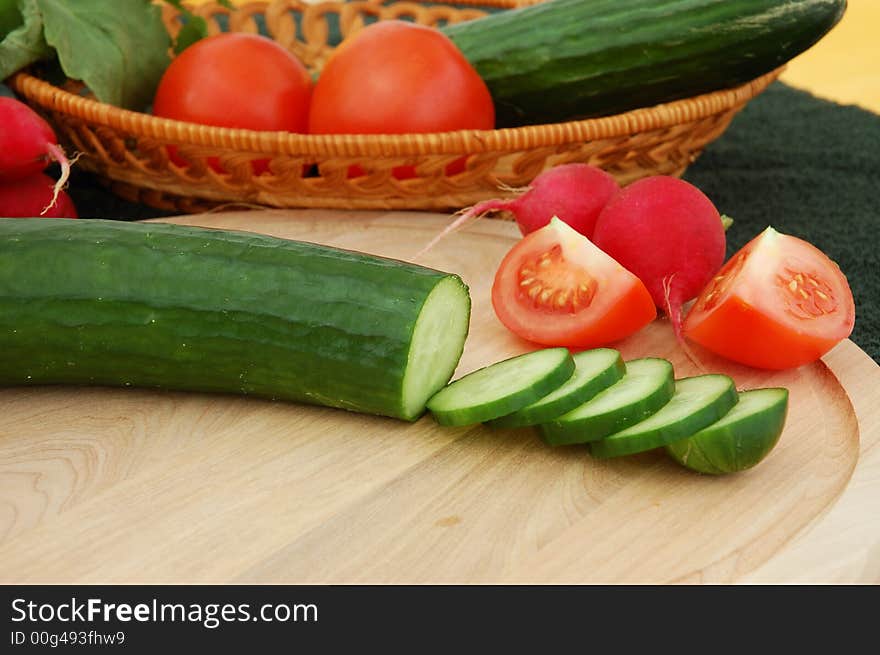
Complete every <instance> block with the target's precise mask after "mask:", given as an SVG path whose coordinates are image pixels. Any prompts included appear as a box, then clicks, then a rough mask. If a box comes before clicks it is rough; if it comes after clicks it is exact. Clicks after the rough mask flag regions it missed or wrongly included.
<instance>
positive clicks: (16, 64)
mask: <svg viewBox="0 0 880 655" xmlns="http://www.w3.org/2000/svg"><path fill="white" fill-rule="evenodd" d="M6 1H7V2H8V0H6ZM17 7H18V11H19V12H20V18H21V20H22V22H21V23H20V24H19V26H18V27H15V28H14V29H12V31H11V32H9V33H8V34H7V35H6V36H5V37H3V40H2V41H0V80H3V79H6V78H7V77H9V76H10V75H12V74H13V73H15V72H16V71H18V70H20V69H22V68H24V67H25V66H29V65H30V64H33V63H34V62H35V61H39V60H41V59H46V58H48V57H50V56H51V54H52V50H51V49H50V48H49V46H48V44H47V43H46V40H45V39H44V38H43V19H42V17H41V15H40V11H39V9H38V8H37V0H18V5H17ZM16 22H17V21H16ZM11 24H12V23H11V22H10V23H9V25H11Z"/></svg>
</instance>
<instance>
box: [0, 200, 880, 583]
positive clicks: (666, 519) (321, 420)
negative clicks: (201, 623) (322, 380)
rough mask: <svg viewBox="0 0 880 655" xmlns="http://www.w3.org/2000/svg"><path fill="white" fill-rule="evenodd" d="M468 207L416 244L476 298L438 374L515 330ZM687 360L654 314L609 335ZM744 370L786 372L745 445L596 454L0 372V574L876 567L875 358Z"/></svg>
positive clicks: (433, 220) (815, 573)
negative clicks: (772, 413)
mask: <svg viewBox="0 0 880 655" xmlns="http://www.w3.org/2000/svg"><path fill="white" fill-rule="evenodd" d="M173 220H174V221H175V222H181V223H184V222H185V223H189V224H197V225H205V226H209V227H222V228H231V229H244V230H253V231H260V232H265V233H268V234H274V235H278V236H283V237H289V238H300V239H305V240H310V241H316V242H321V243H328V244H332V245H337V246H340V247H345V248H353V249H358V250H363V251H366V252H373V253H376V254H381V255H388V256H393V257H399V258H404V259H406V258H409V257H410V256H412V255H413V254H414V253H415V252H416V251H418V250H419V249H420V247H421V246H422V245H424V243H426V242H427V241H428V240H429V239H430V237H431V236H433V235H434V234H435V233H436V232H437V231H438V230H439V229H440V228H441V227H442V226H443V225H444V224H445V223H446V222H447V221H448V218H447V217H443V216H436V215H429V214H416V213H402V212H399V213H380V212H373V213H369V212H363V213H359V214H347V213H344V212H331V211H324V212H319V211H308V212H297V211H277V212H274V211H260V212H241V213H224V214H215V215H201V216H187V217H182V218H179V219H173ZM517 236H518V233H517V231H516V228H515V227H514V226H513V225H511V224H508V223H502V222H499V221H489V220H484V221H481V222H478V223H477V224H476V225H474V226H472V227H471V228H469V229H468V230H467V231H466V233H461V234H457V235H453V236H452V237H450V238H449V239H447V240H446V241H444V242H442V243H441V244H440V245H439V246H438V247H437V248H436V249H435V250H433V251H432V252H430V253H429V254H428V255H427V256H426V257H425V258H424V260H423V261H422V263H424V264H426V265H430V266H434V267H437V268H441V269H444V270H449V271H454V272H458V273H460V274H461V275H462V276H463V277H464V279H465V281H466V282H467V283H468V284H469V286H470V289H471V295H472V298H473V303H474V311H473V317H472V327H471V334H470V336H469V339H468V343H467V346H466V349H465V353H464V356H463V358H462V362H461V365H460V367H459V370H458V372H457V375H461V374H463V373H465V372H467V371H469V370H472V369H474V368H477V367H479V366H482V365H485V364H487V363H489V362H491V361H495V360H497V359H500V358H502V357H506V356H509V355H513V354H517V353H519V352H525V351H527V350H529V349H530V348H531V347H530V346H529V344H527V343H525V342H523V341H521V340H519V339H517V338H516V337H514V336H512V335H511V334H510V333H508V332H507V331H506V330H505V329H504V328H503V326H501V324H500V323H499V322H498V321H497V319H496V318H495V316H494V313H493V311H492V308H491V304H490V302H489V299H488V294H489V288H490V285H491V280H492V275H493V273H494V270H495V267H496V266H497V264H498V262H499V261H500V260H501V258H502V257H503V255H504V254H505V253H506V251H507V250H508V249H509V247H510V246H511V245H512V243H513V242H514V241H515V240H516V238H517ZM619 348H620V349H621V351H622V353H623V354H624V356H625V357H626V358H633V357H639V356H645V355H652V356H663V357H668V358H669V359H671V360H672V361H673V363H674V364H675V367H676V374H677V375H678V376H679V377H683V376H685V375H691V374H694V373H696V372H698V371H697V369H696V368H695V366H694V365H693V364H691V363H690V362H688V361H687V360H686V359H685V358H684V357H682V356H681V353H680V351H679V349H678V347H677V346H676V344H675V342H674V339H673V338H672V336H671V329H670V326H669V325H668V323H666V322H665V321H663V320H658V321H656V322H655V323H654V324H652V325H651V326H649V327H648V329H646V330H644V331H642V332H640V333H639V334H638V335H636V336H634V337H632V338H631V339H629V340H626V341H624V342H622V343H621V344H619ZM699 355H700V357H701V359H702V361H703V363H704V365H705V367H706V368H707V369H710V370H713V371H721V372H726V373H728V374H730V375H732V376H733V377H734V379H735V380H736V381H737V384H738V386H739V387H740V388H749V387H756V386H769V385H774V386H776V385H781V386H786V387H788V388H789V389H790V390H791V408H790V413H789V421H788V424H787V426H786V429H785V432H784V433H783V436H782V439H781V440H780V443H779V445H778V446H777V448H776V449H775V450H774V451H773V452H772V453H771V455H770V456H769V457H768V458H767V459H766V460H765V461H764V462H762V463H761V464H760V465H759V466H758V467H756V468H754V469H752V470H750V471H747V472H744V473H741V474H737V475H732V476H725V477H718V478H715V477H709V476H700V475H697V474H694V473H691V472H689V471H687V470H685V469H682V468H680V467H678V466H677V465H676V464H674V463H673V462H672V461H671V460H667V459H666V458H665V457H664V456H663V455H661V454H660V453H656V452H655V453H648V454H644V455H640V456H636V457H630V458H623V459H620V460H609V461H598V460H593V459H591V458H590V456H589V454H588V451H587V450H586V449H585V448H582V447H570V448H550V447H548V446H545V445H544V444H543V443H542V442H541V441H540V439H538V438H537V436H536V434H535V433H534V432H533V431H531V430H528V429H526V430H507V431H492V430H489V429H488V428H484V427H471V428H441V427H439V426H437V425H436V424H434V423H433V421H432V420H431V419H430V417H424V418H422V419H421V420H420V421H418V422H416V423H414V424H408V423H402V422H399V421H395V420H392V419H382V418H375V417H367V416H362V415H358V414H353V413H348V412H344V411H341V410H333V409H327V408H320V407H309V406H304V405H296V404H286V403H273V402H268V401H262V400H254V399H248V398H240V397H234V396H218V395H213V396H212V395H207V394H186V393H162V392H154V391H144V390H133V389H125V390H122V389H107V388H79V389H76V388H70V387H54V388H51V387H46V388H27V389H22V388H10V389H2V390H0V407H2V408H3V410H2V412H0V582H5V583H16V582H55V583H67V582H69V583H88V582H92V583H96V582H111V583H123V582H132V583H137V582H171V583H179V582H218V583H220V582H255V583H274V582H308V583H334V582H355V583H360V582H380V583H437V582H455V583H460V582H461V583H479V582H486V583H496V582H501V583H518V582H530V583H543V582H562V583H591V582H615V583H616V582H645V583H655V582H656V583H667V582H673V583H674V582H678V583H682V582H683V583H697V582H878V581H880V504H878V503H877V502H876V499H877V494H878V492H880V448H878V446H877V444H878V442H880V410H878V405H880V403H878V401H880V392H878V389H880V384H878V383H880V370H878V366H877V364H876V363H875V362H873V361H872V360H871V359H870V358H868V357H867V355H865V354H864V353H863V352H862V351H861V350H860V349H859V348H858V347H856V346H855V345H854V344H852V343H851V342H849V341H846V342H844V343H842V344H840V346H838V347H837V348H836V349H835V350H834V351H832V352H831V353H829V355H827V356H826V357H825V358H824V361H823V362H820V363H817V364H814V365H811V366H807V367H804V368H801V369H798V370H796V371H787V372H782V373H775V374H772V373H768V372H760V371H756V370H752V369H748V368H746V367H739V366H735V365H731V364H729V363H725V362H723V361H721V360H719V359H717V358H714V357H713V356H711V355H710V354H709V353H706V352H704V351H699Z"/></svg>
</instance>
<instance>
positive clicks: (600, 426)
mask: <svg viewBox="0 0 880 655" xmlns="http://www.w3.org/2000/svg"><path fill="white" fill-rule="evenodd" d="M674 387H675V380H674V377H673V370H672V364H670V363H669V362H668V361H666V360H665V359H658V358H653V357H647V358H644V359H634V360H631V361H629V362H627V363H626V375H624V376H623V378H622V379H621V380H620V381H619V382H617V383H615V384H613V385H612V386H610V387H609V388H607V389H605V390H604V391H602V392H600V393H599V394H597V395H596V396H595V397H594V398H593V399H592V400H589V401H588V402H586V403H584V404H583V405H581V406H580V407H577V408H575V409H573V410H571V411H570V412H568V413H566V414H563V415H562V416H559V417H558V418H556V419H554V420H552V421H548V422H547V423H543V424H542V425H540V426H539V430H540V432H541V436H542V437H543V438H544V441H546V442H547V443H548V444H550V445H551V446H562V445H567V444H578V443H588V442H591V441H596V440H598V439H602V438H604V437H605V436H607V435H609V434H612V433H614V432H617V431H618V430H622V429H623V428H625V427H626V426H628V425H632V424H634V423H637V422H639V421H641V420H642V419H643V418H645V417H647V416H650V415H651V414H653V413H654V412H656V411H658V410H659V409H660V408H661V407H663V406H664V405H665V404H666V403H667V402H668V401H669V399H670V398H672V394H673V391H674Z"/></svg>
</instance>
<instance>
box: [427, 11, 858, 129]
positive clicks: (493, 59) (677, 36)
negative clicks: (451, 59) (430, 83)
mask: <svg viewBox="0 0 880 655" xmlns="http://www.w3.org/2000/svg"><path fill="white" fill-rule="evenodd" d="M845 9H846V0H547V1H546V2H543V3H541V4H537V5H533V6H530V7H524V8H522V9H517V10H512V11H502V12H498V13H494V14H491V15H489V16H486V17H484V18H480V19H477V20H473V21H465V22H461V23H455V24H450V25H448V26H446V27H444V28H443V31H444V32H445V33H446V35H447V36H449V37H450V38H451V39H452V41H453V42H454V43H455V44H456V45H457V46H458V48H459V49H460V50H461V51H462V53H463V54H464V56H465V58H467V60H468V61H469V62H470V63H471V64H472V65H473V66H474V68H476V70H477V72H478V73H479V74H480V76H481V77H482V78H483V80H484V81H485V82H486V84H487V86H488V87H489V91H490V92H491V93H492V97H493V99H494V101H495V109H496V120H497V124H498V126H499V127H503V126H509V125H525V124H533V123H551V122H557V121H565V120H571V119H577V118H586V117H591V116H603V115H608V114H616V113H620V112H624V111H628V110H631V109H636V108H638V107H648V106H652V105H655V104H657V103H661V102H668V101H671V100H676V99H680V98H686V97H690V96H694V95H699V94H702V93H708V92H710V91H716V90H718V89H724V88H729V87H733V86H736V85H738V84H742V83H745V82H747V81H749V80H752V79H754V78H756V77H759V76H760V75H763V74H764V73H768V72H770V71H772V70H774V69H776V68H778V67H779V66H781V65H782V64H784V63H785V62H787V61H789V60H790V59H792V58H793V57H795V56H796V55H799V54H800V53H802V52H803V51H805V50H806V49H807V48H809V47H810V46H812V45H813V44H814V43H816V41H818V40H819V39H820V38H822V36H823V35H824V34H825V33H827V32H828V31H829V30H830V29H831V28H832V27H833V26H834V25H835V24H836V23H837V22H838V21H839V20H840V18H841V17H842V16H843V13H844V10H845Z"/></svg>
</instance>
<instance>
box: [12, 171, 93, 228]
mask: <svg viewBox="0 0 880 655" xmlns="http://www.w3.org/2000/svg"><path fill="white" fill-rule="evenodd" d="M50 202H51V207H47V204H48V203H50ZM0 216H2V217H4V218H30V217H36V216H43V217H45V218H77V213H76V207H75V206H74V204H73V200H71V198H70V196H69V195H67V193H65V192H64V191H61V190H56V189H55V180H53V179H52V178H51V177H49V176H48V175H44V174H43V173H36V174H34V175H31V176H30V177H26V178H24V179H23V180H0Z"/></svg>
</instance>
